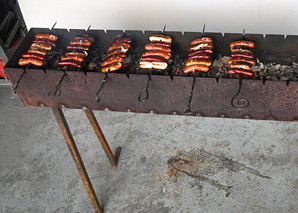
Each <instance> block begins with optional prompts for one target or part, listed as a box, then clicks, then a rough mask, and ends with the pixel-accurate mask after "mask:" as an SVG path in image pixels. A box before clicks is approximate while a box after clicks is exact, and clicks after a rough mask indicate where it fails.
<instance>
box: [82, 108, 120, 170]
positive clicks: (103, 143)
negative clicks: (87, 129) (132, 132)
mask: <svg viewBox="0 0 298 213" xmlns="http://www.w3.org/2000/svg"><path fill="white" fill-rule="evenodd" d="M84 111H85V113H86V115H87V118H88V120H89V122H90V124H91V126H92V127H93V130H94V132H95V134H96V135H97V138H98V140H99V142H100V143H101V146H102V148H103V150H104V151H105V153H106V155H107V157H108V159H109V161H110V163H111V164H112V166H113V167H116V166H117V162H118V159H119V155H120V152H121V147H118V148H117V149H116V154H115V157H114V155H113V153H112V151H111V149H110V147H109V144H108V142H107V140H106V138H105V136H104V134H103V133H102V131H101V129H100V126H99V124H98V122H97V120H96V118H95V116H94V114H93V112H92V110H88V109H84Z"/></svg>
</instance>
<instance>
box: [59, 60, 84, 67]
mask: <svg viewBox="0 0 298 213" xmlns="http://www.w3.org/2000/svg"><path fill="white" fill-rule="evenodd" d="M57 65H59V66H72V67H75V68H81V67H82V66H81V63H80V62H77V61H73V60H65V61H59V62H57Z"/></svg>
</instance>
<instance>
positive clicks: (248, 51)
mask: <svg viewBox="0 0 298 213" xmlns="http://www.w3.org/2000/svg"><path fill="white" fill-rule="evenodd" d="M231 52H233V53H234V52H241V53H250V54H253V53H252V51H251V50H248V49H244V48H241V47H239V46H234V47H232V48H231Z"/></svg>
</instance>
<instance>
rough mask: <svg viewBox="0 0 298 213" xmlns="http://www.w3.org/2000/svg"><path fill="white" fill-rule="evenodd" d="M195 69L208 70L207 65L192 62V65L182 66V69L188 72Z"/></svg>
mask: <svg viewBox="0 0 298 213" xmlns="http://www.w3.org/2000/svg"><path fill="white" fill-rule="evenodd" d="M195 71H200V72H208V71H209V67H207V66H206V65H199V64H194V65H190V66H187V67H184V69H183V72H184V73H190V72H195Z"/></svg>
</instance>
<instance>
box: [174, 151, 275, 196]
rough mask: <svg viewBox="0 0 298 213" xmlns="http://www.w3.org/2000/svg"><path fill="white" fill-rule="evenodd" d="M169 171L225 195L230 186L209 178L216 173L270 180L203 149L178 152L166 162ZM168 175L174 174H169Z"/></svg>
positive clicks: (248, 168) (253, 170)
mask: <svg viewBox="0 0 298 213" xmlns="http://www.w3.org/2000/svg"><path fill="white" fill-rule="evenodd" d="M168 165H169V168H170V169H174V170H176V171H177V172H178V173H176V176H177V177H179V176H180V175H179V172H180V173H183V174H186V175H188V176H190V177H192V178H196V179H198V180H201V181H204V182H206V183H209V184H211V185H213V186H215V187H217V188H219V189H221V190H224V191H225V192H226V193H227V195H228V194H229V193H230V192H231V190H230V189H231V186H225V185H223V184H221V183H219V181H215V180H213V179H211V178H210V176H213V175H215V174H217V173H218V172H220V171H222V170H224V169H227V170H229V171H233V172H240V171H245V172H248V173H250V174H253V175H256V176H258V177H261V178H267V179H271V178H270V177H268V176H265V175H262V174H261V173H260V172H259V171H257V170H256V169H253V168H250V167H248V166H246V165H245V164H243V163H239V162H237V161H234V160H232V159H229V158H227V157H225V156H224V155H223V154H212V153H210V152H207V151H205V150H204V149H198V150H193V151H190V152H185V151H179V152H177V154H176V156H173V157H171V158H170V159H169V160H168ZM169 174H174V173H173V172H169Z"/></svg>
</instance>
